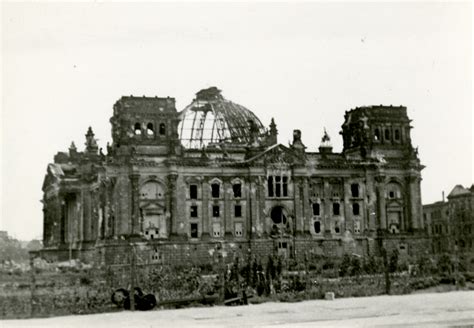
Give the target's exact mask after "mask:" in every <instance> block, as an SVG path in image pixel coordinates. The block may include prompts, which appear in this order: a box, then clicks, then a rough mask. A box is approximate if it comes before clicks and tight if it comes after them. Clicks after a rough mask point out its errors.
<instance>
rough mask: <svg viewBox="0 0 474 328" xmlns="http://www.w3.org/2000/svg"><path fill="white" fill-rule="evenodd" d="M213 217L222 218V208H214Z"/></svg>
mask: <svg viewBox="0 0 474 328" xmlns="http://www.w3.org/2000/svg"><path fill="white" fill-rule="evenodd" d="M212 216H213V217H215V218H218V217H219V216H220V207H219V205H214V206H212Z"/></svg>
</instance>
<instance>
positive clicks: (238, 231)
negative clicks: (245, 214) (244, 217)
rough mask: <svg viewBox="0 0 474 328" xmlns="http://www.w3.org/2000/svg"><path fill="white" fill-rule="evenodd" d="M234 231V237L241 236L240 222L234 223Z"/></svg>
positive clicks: (241, 226)
mask: <svg viewBox="0 0 474 328" xmlns="http://www.w3.org/2000/svg"><path fill="white" fill-rule="evenodd" d="M234 232H235V236H236V237H242V235H243V225H242V223H236V224H235V230H234Z"/></svg>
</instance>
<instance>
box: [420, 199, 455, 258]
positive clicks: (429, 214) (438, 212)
mask: <svg viewBox="0 0 474 328" xmlns="http://www.w3.org/2000/svg"><path fill="white" fill-rule="evenodd" d="M423 219H424V221H425V222H426V227H427V232H428V234H429V235H430V237H431V245H432V251H433V253H435V254H438V253H444V252H448V251H449V250H450V249H452V245H451V244H450V242H451V241H452V238H451V226H450V224H449V206H448V202H446V201H444V198H443V201H439V202H436V203H433V204H428V205H424V206H423Z"/></svg>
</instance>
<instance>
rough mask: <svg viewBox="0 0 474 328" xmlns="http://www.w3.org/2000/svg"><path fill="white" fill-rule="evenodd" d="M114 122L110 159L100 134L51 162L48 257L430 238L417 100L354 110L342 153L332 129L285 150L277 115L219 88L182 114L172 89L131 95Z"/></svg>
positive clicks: (181, 254) (299, 250)
mask: <svg viewBox="0 0 474 328" xmlns="http://www.w3.org/2000/svg"><path fill="white" fill-rule="evenodd" d="M305 119H308V118H305ZM110 123H111V125H112V143H111V144H110V145H107V151H106V153H104V152H103V151H102V150H101V149H99V148H98V145H97V143H96V140H95V139H94V133H93V132H92V129H91V128H89V130H88V131H87V134H86V143H85V149H84V150H83V151H79V150H78V149H77V148H76V146H75V145H74V144H72V145H71V147H70V148H69V152H59V153H57V155H56V156H55V157H54V163H52V164H49V165H48V167H47V174H46V177H45V180H44V184H43V191H44V198H43V204H44V210H43V211H44V237H43V238H44V250H43V251H42V255H43V256H44V257H47V258H49V259H65V258H67V257H68V256H70V254H72V256H73V257H79V258H83V259H85V260H89V261H95V262H98V263H108V264H114V263H121V262H124V261H126V255H127V254H128V253H129V252H130V250H131V247H132V246H131V245H138V246H137V247H136V251H137V252H138V257H139V258H140V259H141V261H144V262H149V263H182V262H190V261H196V262H199V263H203V262H206V261H212V260H213V258H214V257H215V256H216V254H221V255H222V256H224V257H225V256H227V257H229V258H230V257H231V256H247V255H249V254H252V255H255V256H268V255H270V254H273V255H281V256H286V257H292V258H295V259H301V258H303V257H304V256H307V255H308V254H318V255H327V256H341V255H342V254H343V253H344V252H349V253H357V254H362V255H364V254H367V253H373V252H378V251H379V249H380V247H382V246H384V247H392V248H393V247H397V248H399V250H400V251H401V252H405V253H407V254H412V253H415V252H417V251H418V250H420V249H425V248H426V245H427V243H428V245H429V241H428V240H427V239H426V235H425V233H424V231H425V229H424V222H423V220H422V205H421V197H420V180H421V175H420V172H421V170H422V169H423V166H422V165H420V161H419V159H418V156H417V151H416V150H415V149H414V148H413V147H412V144H411V139H410V130H411V128H412V127H411V126H410V119H409V118H408V117H407V111H406V108H405V107H402V106H400V107H392V106H382V105H380V106H368V107H359V108H355V109H352V110H350V111H347V112H346V113H345V116H344V122H343V124H342V131H341V135H342V138H343V141H344V147H343V150H342V152H340V153H336V152H333V149H332V147H331V142H330V138H329V136H328V135H327V134H326V133H324V134H323V137H322V140H321V145H320V147H319V149H318V150H316V149H307V147H305V145H304V139H303V138H302V134H301V132H300V131H299V130H294V134H293V141H292V143H291V144H290V145H289V146H284V145H282V144H279V143H278V141H277V134H278V132H277V126H276V124H275V122H274V121H273V120H272V121H271V122H270V124H269V126H268V128H266V127H265V126H264V125H263V124H262V123H261V122H260V120H259V119H258V117H257V116H255V114H254V113H252V112H251V111H250V110H248V109H247V108H245V107H243V106H241V105H238V104H236V103H234V102H232V101H229V100H227V99H225V98H224V97H223V96H222V95H221V92H220V90H218V89H217V88H215V87H212V88H209V89H205V90H201V91H199V92H198V93H197V94H196V98H195V99H194V100H193V101H192V103H191V104H189V105H188V106H187V107H186V108H184V109H183V110H182V111H177V109H176V107H175V100H174V99H173V98H169V97H167V98H158V97H134V96H130V97H122V98H120V99H119V100H118V101H117V102H116V103H115V105H114V106H113V115H112V118H111V119H110ZM133 247H135V246H133ZM216 251H217V252H216Z"/></svg>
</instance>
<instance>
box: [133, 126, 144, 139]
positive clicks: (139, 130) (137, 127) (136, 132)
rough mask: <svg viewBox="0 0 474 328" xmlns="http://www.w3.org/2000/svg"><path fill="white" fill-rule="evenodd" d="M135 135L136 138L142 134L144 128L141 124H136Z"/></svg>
mask: <svg viewBox="0 0 474 328" xmlns="http://www.w3.org/2000/svg"><path fill="white" fill-rule="evenodd" d="M133 133H135V135H136V136H138V135H140V134H142V127H141V124H140V123H135V127H134V128H133Z"/></svg>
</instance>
